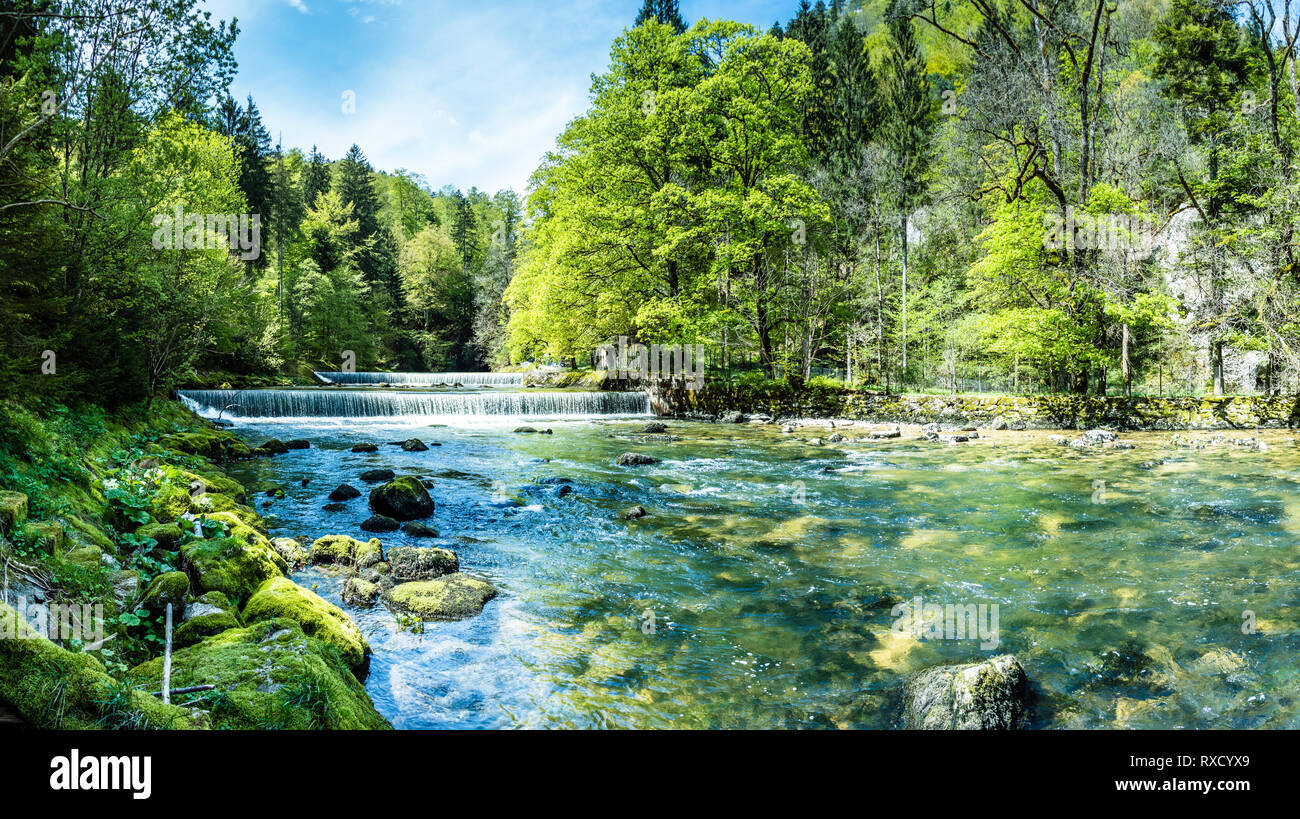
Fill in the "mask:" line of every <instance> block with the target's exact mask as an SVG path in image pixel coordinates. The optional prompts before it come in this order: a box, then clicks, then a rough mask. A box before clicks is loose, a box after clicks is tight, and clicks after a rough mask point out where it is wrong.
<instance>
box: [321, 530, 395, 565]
mask: <svg viewBox="0 0 1300 819" xmlns="http://www.w3.org/2000/svg"><path fill="white" fill-rule="evenodd" d="M382 559H383V545H382V544H381V543H380V542H379V538H376V537H372V538H371V539H370V540H368V541H366V542H365V543H362V542H361V541H359V540H355V539H353V538H350V537H348V536H347V535H326V536H325V537H322V538H317V539H316V542H314V543H312V545H311V562H312V563H316V564H322V563H323V564H330V563H335V564H341V565H345V566H359V567H361V568H365V567H367V566H373V565H375V564H376V563H378V562H379V561H380V560H382Z"/></svg>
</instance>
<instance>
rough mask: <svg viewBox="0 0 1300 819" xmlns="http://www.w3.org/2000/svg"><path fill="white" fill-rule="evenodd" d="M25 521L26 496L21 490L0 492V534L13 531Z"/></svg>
mask: <svg viewBox="0 0 1300 819" xmlns="http://www.w3.org/2000/svg"><path fill="white" fill-rule="evenodd" d="M26 522H27V496H26V495H24V494H23V493H22V492H0V534H6V533H9V532H12V531H14V529H16V528H17V527H19V526H22V525H23V524H24V523H26Z"/></svg>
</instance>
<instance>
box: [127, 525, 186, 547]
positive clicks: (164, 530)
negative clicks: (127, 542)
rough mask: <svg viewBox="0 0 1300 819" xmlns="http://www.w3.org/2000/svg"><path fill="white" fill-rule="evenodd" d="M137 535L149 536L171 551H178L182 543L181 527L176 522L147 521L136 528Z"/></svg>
mask: <svg viewBox="0 0 1300 819" xmlns="http://www.w3.org/2000/svg"><path fill="white" fill-rule="evenodd" d="M135 535H136V537H142V538H149V539H151V540H153V541H154V542H156V543H157V544H158V546H159V547H160V548H162V549H166V550H167V551H169V552H174V551H176V550H177V549H178V548H180V545H181V527H179V526H177V525H176V524H174V523H146V524H145V525H144V526H141V527H140V528H139V529H136V530H135Z"/></svg>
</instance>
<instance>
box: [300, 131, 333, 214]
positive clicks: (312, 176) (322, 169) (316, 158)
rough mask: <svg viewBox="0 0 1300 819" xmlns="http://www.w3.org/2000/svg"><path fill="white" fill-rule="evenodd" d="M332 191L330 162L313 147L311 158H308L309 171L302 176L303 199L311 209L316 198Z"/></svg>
mask: <svg viewBox="0 0 1300 819" xmlns="http://www.w3.org/2000/svg"><path fill="white" fill-rule="evenodd" d="M329 189H330V165H329V160H328V159H326V158H325V157H323V156H321V153H320V151H318V150H316V146H315V145H313V146H311V156H309V157H308V158H307V169H306V171H305V172H304V173H303V175H302V198H303V201H304V202H306V203H307V206H308V207H311V206H312V205H314V204H315V203H316V197H317V196H319V195H320V194H322V193H327V192H328V191H329Z"/></svg>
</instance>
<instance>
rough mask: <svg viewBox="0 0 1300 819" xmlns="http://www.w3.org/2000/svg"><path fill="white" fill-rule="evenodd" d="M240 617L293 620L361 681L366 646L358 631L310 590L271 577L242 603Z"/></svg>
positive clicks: (367, 655)
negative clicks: (335, 651)
mask: <svg viewBox="0 0 1300 819" xmlns="http://www.w3.org/2000/svg"><path fill="white" fill-rule="evenodd" d="M243 614H244V622H245V623H250V624H251V623H257V622H260V621H262V620H272V619H275V618H277V617H288V618H290V619H292V620H295V621H297V622H298V623H299V624H300V625H301V626H302V630H303V631H304V632H306V633H307V634H308V635H309V636H311V637H314V638H316V639H317V640H321V641H322V642H326V643H329V644H330V645H332V646H334V647H335V648H337V649H338V651H339V655H340V656H342V657H343V659H344V660H345V661H346V662H347V664H348V667H349V668H351V669H352V671H353V672H354V673H355V674H356V675H357V678H358V679H362V680H364V679H365V676H366V670H367V666H368V665H369V661H370V646H369V645H367V644H366V638H365V637H363V636H362V635H361V629H359V628H357V624H356V623H354V622H352V618H350V617H348V616H347V614H345V613H344V612H343V610H342V609H340V608H339V607H338V606H335V605H334V604H333V603H330V602H329V601H327V600H325V599H323V598H322V597H321V596H320V595H318V594H316V593H315V592H313V591H311V590H310V589H304V588H303V587H302V586H299V585H298V584H297V583H294V582H293V581H292V580H289V579H288V578H285V577H277V578H273V579H271V580H268V581H266V583H264V584H262V586H261V588H259V589H258V590H257V592H256V593H255V594H254V595H253V596H252V598H250V599H249V601H248V602H247V603H245V604H244V612H243Z"/></svg>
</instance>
